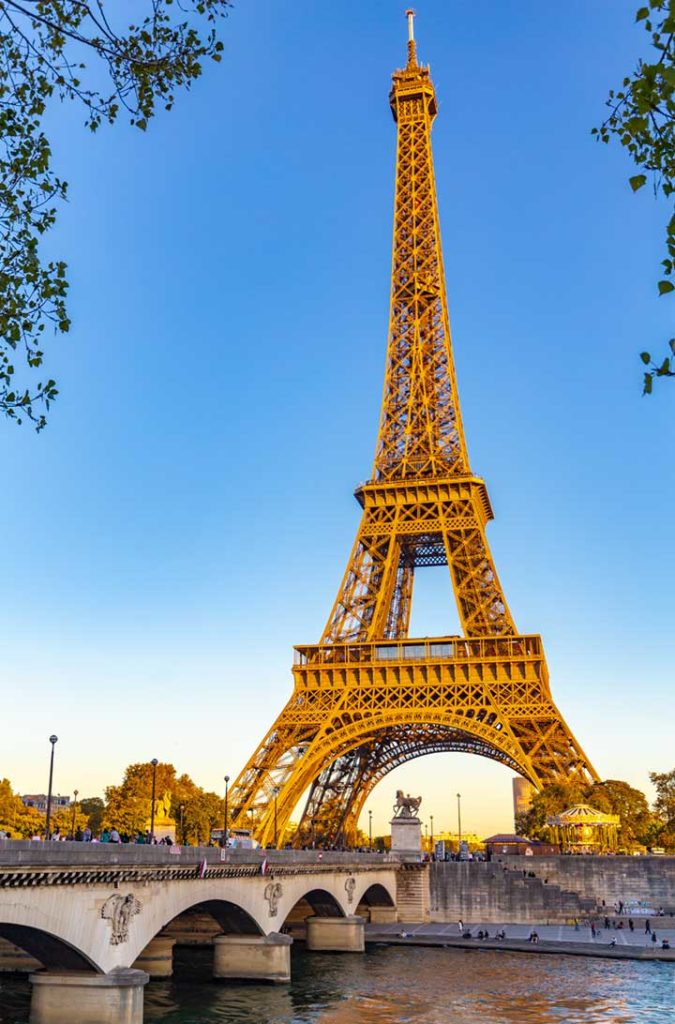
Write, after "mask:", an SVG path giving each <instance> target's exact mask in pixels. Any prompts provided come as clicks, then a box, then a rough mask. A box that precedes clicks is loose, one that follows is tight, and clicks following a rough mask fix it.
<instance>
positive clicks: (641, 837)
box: [586, 779, 652, 847]
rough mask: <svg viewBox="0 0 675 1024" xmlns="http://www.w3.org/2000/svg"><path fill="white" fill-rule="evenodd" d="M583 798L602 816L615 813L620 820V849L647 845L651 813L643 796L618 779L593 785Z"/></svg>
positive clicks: (637, 790)
mask: <svg viewBox="0 0 675 1024" xmlns="http://www.w3.org/2000/svg"><path fill="white" fill-rule="evenodd" d="M586 799H587V801H588V803H589V804H591V806H592V807H595V808H597V810H599V811H604V812H605V813H606V814H618V815H619V818H620V819H621V835H620V842H621V845H622V846H627V847H628V846H631V845H633V844H634V843H641V844H644V845H647V840H648V838H649V829H650V827H651V824H652V814H651V812H650V810H649V804H648V803H647V797H646V796H645V795H644V793H642V792H641V791H640V790H639V789H634V788H633V787H632V786H629V785H628V783H627V782H621V781H619V780H618V779H606V780H605V782H594V783H593V785H592V786H589V788H588V789H587V790H586Z"/></svg>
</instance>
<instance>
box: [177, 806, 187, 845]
mask: <svg viewBox="0 0 675 1024" xmlns="http://www.w3.org/2000/svg"><path fill="white" fill-rule="evenodd" d="M178 810H179V811H180V841H181V846H185V824H184V820H183V813H184V811H185V804H180V805H179V807H178Z"/></svg>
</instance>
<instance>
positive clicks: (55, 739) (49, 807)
mask: <svg viewBox="0 0 675 1024" xmlns="http://www.w3.org/2000/svg"><path fill="white" fill-rule="evenodd" d="M49 742H50V743H51V745H52V753H51V757H50V758H49V787H48V789H47V820H46V822H45V836H46V838H47V839H51V838H52V833H51V820H52V782H53V781H54V746H55V744H56V743H57V742H58V736H50V737H49Z"/></svg>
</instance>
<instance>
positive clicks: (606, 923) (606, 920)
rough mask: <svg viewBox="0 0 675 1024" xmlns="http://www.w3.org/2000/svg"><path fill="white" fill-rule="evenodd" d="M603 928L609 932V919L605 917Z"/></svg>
mask: <svg viewBox="0 0 675 1024" xmlns="http://www.w3.org/2000/svg"><path fill="white" fill-rule="evenodd" d="M605 928H606V929H607V931H609V918H608V917H605Z"/></svg>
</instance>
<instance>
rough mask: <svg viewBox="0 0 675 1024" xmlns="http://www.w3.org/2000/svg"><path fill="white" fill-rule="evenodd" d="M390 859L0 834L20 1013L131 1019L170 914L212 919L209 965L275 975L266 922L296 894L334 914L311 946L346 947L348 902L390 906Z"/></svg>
mask: <svg viewBox="0 0 675 1024" xmlns="http://www.w3.org/2000/svg"><path fill="white" fill-rule="evenodd" d="M398 868H399V863H398V860H397V858H394V857H390V856H388V855H387V856H385V855H378V854H352V853H334V852H327V851H326V852H323V851H321V852H320V851H314V850H312V851H290V850H289V851H286V850H282V851H277V850H273V851H259V850H226V851H225V850H223V851H221V850H218V849H206V848H184V849H179V848H177V847H157V846H154V847H153V846H132V845H111V844H89V843H58V844H56V843H42V842H16V841H10V840H0V940H6V942H8V943H12V944H13V945H14V946H15V947H18V949H19V950H23V951H24V952H25V953H27V954H29V956H30V957H33V958H35V960H37V961H39V963H40V964H41V965H42V968H43V970H41V971H39V972H37V973H35V974H33V975H32V976H31V982H32V985H33V996H32V1011H31V1024H62V1022H63V1024H65V1021H66V1020H68V1024H104V1022H107V1021H108V1020H110V1021H115V1022H118V1021H119V1022H122V1021H123V1022H124V1024H140V1022H141V1021H142V1003H143V999H142V992H143V985H144V984H145V983H146V982H147V980H148V975H150V976H152V977H166V976H167V975H168V974H170V972H171V969H172V948H173V944H174V941H175V937H176V935H180V934H181V928H180V925H179V927H178V928H177V929H176V927H175V926H176V923H177V921H176V919H180V917H181V915H184V917H187V918H189V915H190V913H195V914H196V915H197V917H198V918H199V920H200V921H201V927H202V928H203V927H204V924H203V922H204V921H205V920H206V921H208V920H212V921H213V931H212V932H211V936H210V937H211V939H212V941H213V942H214V951H215V955H214V975H215V976H217V977H218V976H219V977H225V978H235V977H239V978H241V977H248V978H257V979H259V980H270V981H279V980H284V979H287V978H288V976H289V971H290V958H289V948H290V943H291V940H290V938H289V937H287V936H284V935H279V934H278V933H279V932H280V931H281V930H282V929H283V926H284V922H285V921H286V919H287V918H288V916H289V915H290V914H291V913H292V911H293V909H294V908H295V907H296V905H297V904H301V905H302V906H308V907H309V908H310V913H309V915H308V917H309V918H310V920H314V921H316V920H318V921H320V920H321V919H322V918H330V919H331V920H333V921H337V922H338V923H337V925H335V926H334V927H333V928H332V931H331V929H330V928H329V929H323V931H322V934H323V940H322V944H321V948H322V949H331V948H336V949H345V948H357V945H358V944H357V945H355V944H354V942H355V940H354V939H353V936H352V939H351V940H350V941H351V946H349V944H347V947H346V946H345V941H346V940H345V936H346V935H347V932H349V933H350V935H351V933H352V932H354V934H356V932H358V931H359V930H360V933H361V936H362V934H363V926H362V924H361V919H360V918H358V917H357V916H356V912H357V909H358V911H359V914H364V913H366V915H367V909H368V908H369V907H370V906H372V907H373V908H374V909H375V908H378V909H380V910H381V912H382V913H385V914H389V915H392V914H394V913H395V902H396V891H397V890H396V875H397V871H398ZM340 920H344V921H345V923H347V922H350V923H349V924H348V925H347V927H346V928H345V926H342V927H341V926H340V924H339V921H340ZM168 926H171V927H168ZM310 927H311V926H310ZM319 928H321V925H319ZM207 933H208V926H207ZM214 933H217V934H216V935H215V938H213V934H214ZM331 935H333V936H334V937H335V942H334V943H333V945H331ZM361 947H362V940H361ZM64 1007H69V1008H70V1009H69V1010H68V1013H70V1016H68V1015H67V1012H66V1010H65V1009H64Z"/></svg>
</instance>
